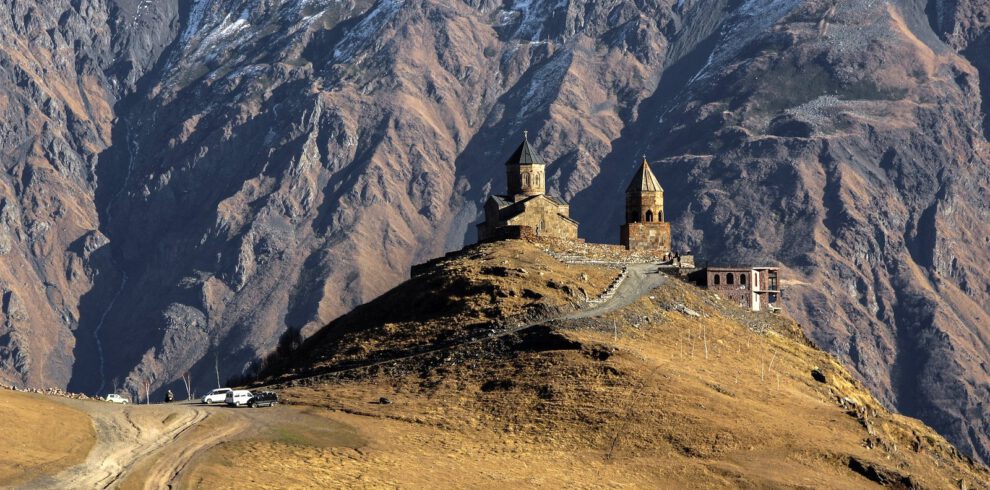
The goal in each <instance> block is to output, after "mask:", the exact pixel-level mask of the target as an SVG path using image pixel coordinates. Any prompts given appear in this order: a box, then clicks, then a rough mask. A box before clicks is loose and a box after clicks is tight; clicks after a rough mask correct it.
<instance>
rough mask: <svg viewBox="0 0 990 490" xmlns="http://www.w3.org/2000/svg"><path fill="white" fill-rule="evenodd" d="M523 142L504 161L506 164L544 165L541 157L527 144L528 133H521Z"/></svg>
mask: <svg viewBox="0 0 990 490" xmlns="http://www.w3.org/2000/svg"><path fill="white" fill-rule="evenodd" d="M523 134H524V137H523V142H522V144H521V145H519V148H517V149H516V151H515V152H513V153H512V156H511V157H509V159H508V160H507V161H506V162H505V164H506V165H546V163H545V162H544V161H543V157H541V156H540V154H539V153H536V150H534V149H533V147H532V146H530V144H529V134H528V133H523Z"/></svg>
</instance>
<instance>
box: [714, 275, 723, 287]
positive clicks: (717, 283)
mask: <svg viewBox="0 0 990 490" xmlns="http://www.w3.org/2000/svg"><path fill="white" fill-rule="evenodd" d="M714 281H715V285H716V286H718V285H719V284H722V278H721V277H719V275H718V274H715V279H714Z"/></svg>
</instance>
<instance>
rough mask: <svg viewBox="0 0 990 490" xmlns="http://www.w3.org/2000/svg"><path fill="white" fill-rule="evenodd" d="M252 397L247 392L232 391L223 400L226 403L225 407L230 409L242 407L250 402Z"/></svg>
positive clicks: (251, 394)
mask: <svg viewBox="0 0 990 490" xmlns="http://www.w3.org/2000/svg"><path fill="white" fill-rule="evenodd" d="M252 396H254V394H253V393H251V392H250V391H248V390H233V391H231V392H230V393H227V398H225V399H224V401H226V402H227V406H230V407H243V406H244V405H247V404H248V402H249V401H251V397H252Z"/></svg>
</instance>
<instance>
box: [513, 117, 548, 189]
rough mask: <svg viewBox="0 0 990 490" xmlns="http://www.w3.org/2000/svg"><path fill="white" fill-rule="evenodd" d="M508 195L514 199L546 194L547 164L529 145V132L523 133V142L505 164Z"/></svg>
mask: <svg viewBox="0 0 990 490" xmlns="http://www.w3.org/2000/svg"><path fill="white" fill-rule="evenodd" d="M505 172H506V177H507V179H506V180H507V182H508V195H509V197H512V198H517V197H522V196H539V195H542V194H545V193H546V191H547V186H546V177H545V174H546V163H545V162H544V161H543V158H542V157H541V156H540V155H539V153H537V152H536V150H534V149H533V147H532V146H530V145H529V132H528V131H527V132H525V133H523V142H522V144H521V145H519V148H518V149H516V151H515V153H513V154H512V156H511V157H509V160H508V161H506V162H505Z"/></svg>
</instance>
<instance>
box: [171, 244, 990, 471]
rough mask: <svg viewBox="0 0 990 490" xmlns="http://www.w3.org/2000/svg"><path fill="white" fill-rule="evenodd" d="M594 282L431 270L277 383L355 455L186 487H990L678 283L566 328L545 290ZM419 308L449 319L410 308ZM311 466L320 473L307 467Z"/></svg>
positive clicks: (467, 259)
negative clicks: (430, 304) (341, 434)
mask: <svg viewBox="0 0 990 490" xmlns="http://www.w3.org/2000/svg"><path fill="white" fill-rule="evenodd" d="M576 268H577V269H579V270H575V269H576ZM596 269H597V268H596V267H592V266H575V265H567V264H561V263H559V262H556V261H555V260H553V259H552V258H550V257H548V256H547V255H545V254H544V253H543V252H542V251H541V249H540V247H536V246H533V245H531V244H528V243H525V242H508V243H502V244H497V245H485V246H480V247H476V248H472V249H469V250H467V251H465V252H464V253H461V254H459V255H456V256H453V257H450V258H448V259H446V260H443V261H441V262H439V263H437V264H435V265H434V267H432V268H431V269H429V271H427V272H425V273H424V274H423V275H422V276H417V277H416V278H414V279H412V280H411V281H409V282H407V283H404V284H402V285H400V286H399V287H397V288H396V289H394V290H392V291H390V292H389V293H386V294H385V295H383V296H382V297H381V298H379V299H377V300H375V301H373V302H371V303H369V304H368V305H366V306H364V307H361V308H359V309H357V310H355V311H354V312H352V313H350V314H349V315H347V316H345V317H343V318H341V319H340V320H338V321H336V322H334V323H331V324H330V325H329V326H328V327H327V328H326V329H324V330H322V331H320V333H319V334H317V335H316V336H314V337H313V338H312V339H311V340H309V341H308V342H307V343H306V344H304V345H303V346H302V347H301V348H300V349H299V350H298V351H296V352H295V353H293V354H292V355H291V356H289V357H287V361H286V362H287V364H285V365H283V366H281V367H276V368H273V369H272V370H273V371H274V372H276V373H282V374H278V375H276V376H275V377H274V378H271V379H269V380H268V382H272V381H279V382H280V387H281V388H283V389H282V390H281V394H282V397H283V399H284V400H287V401H288V402H290V403H292V404H295V405H301V406H302V407H309V408H308V410H310V411H311V412H312V413H318V414H319V413H323V416H325V417H328V418H330V419H331V420H334V421H338V422H340V421H343V422H345V423H347V424H349V425H351V426H353V427H355V428H357V429H358V431H359V435H360V436H361V437H365V438H366V442H365V444H363V445H362V447H360V448H357V449H356V450H354V449H346V448H340V447H334V448H327V447H320V446H319V445H314V444H310V443H307V442H306V441H299V440H294V441H293V440H282V441H278V440H275V441H272V440H270V439H265V438H249V439H247V440H245V441H242V442H239V443H232V444H227V445H224V446H221V447H219V448H218V449H214V450H213V451H211V453H209V454H208V455H207V456H205V457H204V458H203V459H202V460H201V463H200V464H199V465H197V466H194V467H193V468H192V469H191V470H190V473H188V474H187V475H186V476H185V478H186V480H185V481H188V482H193V481H195V482H198V483H200V484H208V483H212V482H220V481H222V479H223V478H228V477H229V476H230V475H233V474H240V475H243V476H244V477H245V478H253V479H256V480H255V481H258V482H267V483H269V484H274V482H279V481H282V482H285V483H282V484H285V485H300V486H314V485H340V484H365V485H369V484H370V485H388V486H394V485H399V486H436V485H437V484H441V485H443V486H476V485H490V484H492V483H493V482H499V484H503V485H504V484H508V485H511V486H532V485H534V484H541V485H549V486H560V485H561V484H565V485H578V486H583V485H589V484H591V483H592V482H597V483H598V484H600V485H606V484H615V485H623V484H624V485H634V486H637V487H653V488H655V487H663V488H668V487H670V488H676V487H685V486H692V487H693V486H698V485H699V482H704V486H706V487H711V488H739V487H775V488H776V487H829V488H873V487H876V486H877V485H879V486H884V487H891V488H956V487H958V486H959V485H963V486H966V487H967V488H985V484H986V481H987V478H988V476H990V473H988V472H987V470H986V469H985V468H984V467H982V466H979V465H976V464H974V463H972V460H970V459H968V458H966V457H964V456H961V455H960V454H959V453H958V451H956V450H955V449H954V448H953V447H952V446H951V445H949V444H948V443H947V442H946V441H945V440H944V439H943V438H942V437H940V436H938V435H937V434H936V433H935V432H934V431H932V430H931V429H930V428H928V427H926V426H924V425H923V424H921V423H920V422H918V421H917V420H913V419H908V418H905V417H903V416H899V415H892V414H890V413H889V412H887V411H886V410H885V409H884V408H882V406H881V405H880V404H879V402H877V400H876V399H875V398H873V397H872V396H871V395H870V394H869V393H868V392H867V391H866V389H865V388H864V387H863V386H862V385H861V384H860V383H858V382H857V381H855V379H854V378H853V377H852V376H851V375H850V374H849V373H848V371H846V370H845V369H844V368H843V367H841V366H840V365H839V364H838V362H836V360H835V359H834V358H833V357H831V356H829V355H827V354H825V353H823V352H821V351H818V350H817V349H815V348H813V347H811V346H810V345H809V344H808V342H807V340H806V339H805V338H804V336H803V334H802V333H801V331H800V328H799V327H798V326H797V325H796V324H795V323H793V321H790V320H788V319H786V318H785V317H782V316H778V315H774V314H770V313H752V312H749V311H744V310H742V309H739V308H738V307H737V306H735V305H732V304H730V302H727V301H724V300H722V299H720V298H718V296H717V295H714V294H712V293H708V292H704V291H701V290H699V289H697V288H695V287H693V286H690V285H687V284H684V283H682V282H680V281H678V280H676V279H672V278H671V279H667V280H666V281H663V282H662V283H661V285H660V286H659V287H657V288H656V289H654V290H652V291H650V292H647V293H646V294H644V295H643V296H641V297H639V298H638V299H637V300H636V301H634V302H633V303H631V304H628V305H626V306H623V307H620V308H618V309H616V310H614V311H612V312H611V313H607V314H604V315H595V316H591V317H587V318H580V319H575V320H571V319H567V318H570V317H572V316H573V314H572V313H570V312H571V311H573V310H575V309H577V311H581V310H582V309H586V308H589V306H588V305H587V304H586V303H585V302H583V301H574V299H573V298H571V297H569V296H568V295H566V294H562V293H561V290H559V289H553V288H551V289H546V286H545V285H546V284H550V283H559V282H560V281H562V280H565V278H567V277H569V276H580V274H589V279H591V278H593V277H595V276H601V275H602V273H603V272H604V273H608V272H611V274H615V273H617V272H618V271H617V270H615V269H598V270H596ZM506 271H508V273H506ZM519 271H525V274H523V273H520V272H519ZM579 271H580V272H579ZM607 275H608V274H605V276H607ZM592 282H593V280H592ZM577 283H580V279H578V281H577ZM464 284H470V285H471V286H468V287H464ZM565 284H566V283H565ZM571 284H574V283H571ZM527 290H528V291H530V293H529V294H528V296H529V298H528V299H527V298H526V297H525V296H523V295H522V294H520V293H521V292H523V291H527ZM513 292H515V293H516V294H512V293H513ZM534 293H538V294H541V295H543V297H542V298H540V299H535V298H536V294H534ZM417 296H420V297H423V298H437V301H442V300H444V299H448V300H451V301H450V307H448V308H423V309H420V308H416V307H415V305H416V304H417V303H416V302H415V301H411V300H413V299H414V298H416V297H417ZM491 305H497V306H498V307H499V308H500V309H501V311H500V312H499V313H501V314H500V315H497V316H492V315H491V313H492V312H491V310H490V309H489V307H490V306H491ZM431 312H432V314H431ZM557 318H563V319H560V320H558V319H557ZM519 324H523V325H527V324H531V325H532V326H529V327H525V328H522V329H519V327H518V325H519ZM479 331H480V332H482V335H480V336H479V335H478V332H479ZM438 343H441V344H444V343H445V344H446V345H445V346H444V347H442V348H439V349H438V348H437V344H438ZM362 363H363V364H364V366H363V367H356V366H360V365H361V364H362ZM380 397H387V398H388V400H389V403H388V404H380V403H376V401H377V400H378V399H379V398H380ZM323 408H326V409H331V410H332V411H333V412H330V413H324V412H322V411H320V410H314V409H323ZM308 461H320V462H321V463H320V465H319V466H318V468H316V469H314V470H313V471H297V470H296V468H302V465H305V464H308V463H307V462H308ZM658 462H659V464H658ZM262 484H264V483H262Z"/></svg>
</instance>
